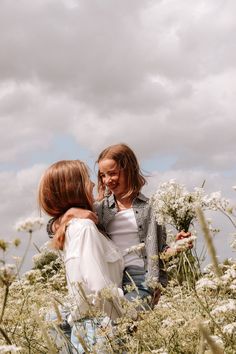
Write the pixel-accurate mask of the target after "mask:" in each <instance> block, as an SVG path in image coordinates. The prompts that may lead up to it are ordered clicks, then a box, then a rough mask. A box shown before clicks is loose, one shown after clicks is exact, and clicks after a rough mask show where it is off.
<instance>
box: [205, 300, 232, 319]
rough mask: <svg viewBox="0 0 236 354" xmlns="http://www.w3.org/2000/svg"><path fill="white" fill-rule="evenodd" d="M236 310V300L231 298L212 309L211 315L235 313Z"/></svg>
mask: <svg viewBox="0 0 236 354" xmlns="http://www.w3.org/2000/svg"><path fill="white" fill-rule="evenodd" d="M235 311H236V300H233V299H229V300H228V301H227V302H225V303H223V304H222V305H219V306H217V307H215V308H214V309H213V310H212V311H211V315H219V314H222V313H224V314H225V313H233V312H235Z"/></svg>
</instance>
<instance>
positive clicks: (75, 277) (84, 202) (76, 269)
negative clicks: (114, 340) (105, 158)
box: [38, 160, 123, 353]
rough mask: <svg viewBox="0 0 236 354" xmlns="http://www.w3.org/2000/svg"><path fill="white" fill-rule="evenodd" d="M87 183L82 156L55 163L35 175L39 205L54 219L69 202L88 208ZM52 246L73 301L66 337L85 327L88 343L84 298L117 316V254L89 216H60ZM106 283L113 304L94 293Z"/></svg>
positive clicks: (90, 193)
mask: <svg viewBox="0 0 236 354" xmlns="http://www.w3.org/2000/svg"><path fill="white" fill-rule="evenodd" d="M93 187H94V183H92V182H91V180H90V177H89V173H88V169H87V167H86V165H85V164H84V163H83V162H82V161H79V160H64V161H59V162H56V163H54V164H53V165H51V166H50V167H49V168H48V169H47V170H46V171H45V173H44V174H43V176H42V178H41V181H40V184H39V191H38V200H39V205H40V208H41V209H42V210H43V211H44V212H46V213H47V214H48V215H50V216H52V217H54V218H59V217H60V216H62V215H63V214H65V213H66V211H67V210H69V209H70V208H72V207H73V208H80V209H86V210H90V211H93V203H94V200H93ZM53 245H54V247H55V248H56V249H59V250H62V251H63V254H64V263H65V270H66V278H67V284H68V290H69V293H70V295H72V297H73V298H74V302H75V303H76V306H75V308H74V310H73V311H71V313H70V315H69V319H68V322H69V323H70V324H71V325H72V327H73V329H72V338H75V336H74V334H75V333H76V332H79V336H80V337H84V331H83V329H84V328H85V329H86V330H87V331H88V332H90V337H89V336H88V335H87V336H85V337H84V340H85V341H86V342H87V344H88V345H90V346H92V345H93V344H94V343H95V342H96V336H95V332H94V331H93V330H92V328H91V327H92V326H93V319H92V318H91V304H89V300H88V299H89V298H91V297H93V302H92V303H93V304H94V303H96V306H97V307H98V308H99V309H100V310H104V312H105V313H106V314H107V315H108V316H109V317H110V318H112V319H114V318H116V317H117V316H119V314H120V308H119V296H122V295H123V292H122V290H121V288H119V286H121V282H122V274H123V258H122V256H121V254H120V252H119V251H118V249H117V247H116V246H115V245H114V243H113V242H112V241H111V240H110V239H108V238H107V237H106V236H105V235H104V234H102V233H101V232H99V230H98V228H97V226H96V225H95V223H94V222H93V221H91V220H89V219H77V218H74V217H70V216H69V217H67V218H65V219H64V221H63V223H62V224H61V225H60V227H59V228H58V230H57V232H56V234H55V235H54V237H53ZM107 287H109V288H111V289H112V293H113V294H114V301H113V304H111V303H110V302H108V301H106V300H105V299H102V298H101V297H100V296H99V292H100V291H101V290H102V289H104V288H107ZM85 318H86V319H87V320H85ZM96 322H97V320H96ZM73 344H74V345H75V347H76V349H77V352H78V353H83V352H84V350H83V348H82V346H81V344H80V343H79V342H78V341H77V342H76V341H75V342H74V343H73Z"/></svg>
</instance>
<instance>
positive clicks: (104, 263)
mask: <svg viewBox="0 0 236 354" xmlns="http://www.w3.org/2000/svg"><path fill="white" fill-rule="evenodd" d="M63 251H64V262H65V268H66V277H67V284H68V290H69V294H70V295H72V296H71V298H74V299H75V301H76V302H75V306H74V307H75V311H72V312H71V318H69V322H70V323H73V322H74V321H75V320H78V319H79V318H82V317H84V316H86V312H87V311H88V308H89V306H88V304H87V301H86V300H85V299H84V296H83V295H82V292H81V286H82V288H83V292H84V293H85V294H86V297H87V298H88V299H89V301H90V300H91V298H92V301H91V302H92V303H93V304H96V305H97V306H98V307H99V306H100V307H102V308H103V309H104V311H105V312H106V313H107V314H108V315H109V316H110V317H111V318H116V317H117V316H118V312H119V311H116V309H115V308H113V306H111V304H109V303H108V302H106V301H105V300H101V299H98V296H96V295H98V293H99V291H101V290H102V289H104V288H107V287H112V293H114V294H115V298H117V299H118V298H119V297H120V296H123V291H122V289H121V288H119V287H120V286H121V283H122V276H123V270H124V261H123V257H122V255H121V253H120V251H119V250H118V249H117V247H116V246H115V245H114V243H113V242H112V241H111V240H109V239H108V238H107V237H106V236H104V235H103V234H101V233H100V232H99V231H98V229H97V227H96V225H95V224H94V222H93V221H91V220H89V219H75V218H74V219H72V220H71V221H70V222H69V224H68V226H67V230H66V235H65V244H64V249H63ZM78 283H79V284H80V285H79V286H78Z"/></svg>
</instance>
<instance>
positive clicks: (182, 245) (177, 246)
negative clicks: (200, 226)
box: [170, 235, 197, 250]
mask: <svg viewBox="0 0 236 354" xmlns="http://www.w3.org/2000/svg"><path fill="white" fill-rule="evenodd" d="M196 238H197V237H196V236H194V235H192V236H189V237H185V238H182V239H180V240H177V241H175V242H172V243H171V244H170V247H171V248H172V249H174V250H186V249H188V246H189V243H190V242H193V241H195V240H196Z"/></svg>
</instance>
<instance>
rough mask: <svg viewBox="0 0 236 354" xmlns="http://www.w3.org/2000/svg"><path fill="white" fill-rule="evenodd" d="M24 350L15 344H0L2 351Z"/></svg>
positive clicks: (14, 351) (0, 351) (0, 350)
mask: <svg viewBox="0 0 236 354" xmlns="http://www.w3.org/2000/svg"><path fill="white" fill-rule="evenodd" d="M20 350H22V348H21V347H16V346H15V345H0V353H16V352H19V351H20Z"/></svg>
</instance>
